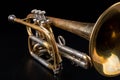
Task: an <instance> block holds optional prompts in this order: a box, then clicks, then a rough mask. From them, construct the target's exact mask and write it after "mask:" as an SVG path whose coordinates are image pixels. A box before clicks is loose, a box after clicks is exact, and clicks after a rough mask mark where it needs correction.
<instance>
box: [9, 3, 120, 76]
mask: <svg viewBox="0 0 120 80" xmlns="http://www.w3.org/2000/svg"><path fill="white" fill-rule="evenodd" d="M44 14H45V11H41V10H37V9H33V10H32V11H31V13H30V14H28V15H27V17H26V18H25V19H19V18H16V17H15V15H9V16H8V19H9V20H12V21H14V22H18V23H21V24H24V25H26V28H27V32H28V35H29V37H28V47H29V51H30V54H31V55H32V56H33V57H34V58H35V59H36V60H38V61H39V62H40V63H42V64H43V65H44V66H46V67H48V68H49V69H51V70H53V72H54V73H55V74H56V73H59V70H60V69H61V68H62V58H61V56H63V57H65V58H67V59H69V60H71V61H73V62H74V63H76V64H77V65H79V66H81V67H83V68H85V69H88V68H90V67H92V66H94V67H95V69H96V70H97V71H98V73H100V74H101V75H103V76H106V77H114V76H118V75H119V74H120V2H117V3H115V4H113V5H112V6H110V7H109V8H108V9H106V10H105V11H104V12H103V13H102V14H101V15H100V17H99V18H98V20H97V21H96V22H95V23H86V22H78V21H72V20H66V19H60V18H55V17H50V16H44ZM51 24H52V25H54V26H55V27H58V28H60V29H63V30H67V31H69V32H71V33H73V34H76V35H78V36H80V37H83V38H85V39H86V40H89V55H87V54H86V53H84V52H81V51H78V50H75V49H73V48H70V47H68V46H66V45H65V40H64V38H63V37H62V36H58V40H59V43H57V42H56V41H55V37H54V34H53V31H52V28H51ZM46 58H47V59H46Z"/></svg>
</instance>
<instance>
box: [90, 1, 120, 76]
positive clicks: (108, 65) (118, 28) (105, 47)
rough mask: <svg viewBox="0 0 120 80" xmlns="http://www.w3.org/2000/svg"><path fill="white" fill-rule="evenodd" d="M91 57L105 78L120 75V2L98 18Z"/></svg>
mask: <svg viewBox="0 0 120 80" xmlns="http://www.w3.org/2000/svg"><path fill="white" fill-rule="evenodd" d="M89 44H90V45H89V51H90V56H91V59H92V61H93V65H94V67H95V68H96V70H97V71H98V72H99V73H101V74H102V75H104V76H110V77H111V76H116V75H119V74H120V2H119V3H116V4H114V5H112V6H111V7H109V8H108V9H107V10H106V11H104V12H103V14H102V15H101V16H100V17H99V18H98V20H97V22H96V23H95V25H94V27H93V30H92V33H91V36H90V43H89Z"/></svg>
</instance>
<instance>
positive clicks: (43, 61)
mask: <svg viewBox="0 0 120 80" xmlns="http://www.w3.org/2000/svg"><path fill="white" fill-rule="evenodd" d="M30 54H31V56H32V57H33V58H34V59H36V60H37V61H38V62H40V63H41V64H43V65H44V66H46V67H48V66H49V63H48V62H47V61H45V60H44V59H42V58H41V57H39V56H38V55H36V54H34V53H33V52H30ZM48 68H49V67H48Z"/></svg>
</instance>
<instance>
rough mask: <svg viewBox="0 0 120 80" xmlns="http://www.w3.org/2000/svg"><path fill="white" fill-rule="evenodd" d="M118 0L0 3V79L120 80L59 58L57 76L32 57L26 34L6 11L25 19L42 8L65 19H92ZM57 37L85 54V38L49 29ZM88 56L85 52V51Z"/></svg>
mask: <svg viewBox="0 0 120 80" xmlns="http://www.w3.org/2000/svg"><path fill="white" fill-rule="evenodd" d="M118 1H119V0H54V1H53V0H16V1H13V0H10V1H9V2H8V1H5V2H4V3H1V5H2V6H1V12H0V14H1V15H0V23H1V26H0V78H1V79H0V80H6V79H8V80H24V79H26V80H120V76H117V77H113V78H108V77H105V76H102V75H100V74H99V73H98V72H97V71H96V70H95V69H94V67H92V68H91V69H88V70H85V69H83V68H81V67H77V66H75V65H72V62H71V61H69V60H67V59H64V58H63V70H62V72H61V74H60V75H58V76H54V75H53V73H52V72H51V71H50V70H48V69H47V68H45V67H44V66H42V65H41V64H40V63H38V62H37V61H36V60H34V59H33V58H32V57H31V56H30V54H29V51H28V45H27V38H28V34H27V32H26V28H25V26H24V25H21V24H18V23H12V22H9V21H8V16H9V15H10V14H15V15H16V17H18V18H25V17H26V15H27V14H28V13H30V12H31V10H32V9H40V10H45V11H46V15H48V16H53V17H58V18H64V19H69V20H76V21H83V22H92V23H95V21H96V20H97V19H98V17H99V16H100V15H101V14H102V12H103V11H104V10H106V9H107V8H108V7H109V6H111V5H112V4H114V3H115V2H118ZM53 31H54V34H55V36H56V37H57V36H58V35H62V36H63V37H64V38H65V39H66V45H67V46H69V47H72V48H74V49H77V50H80V51H83V52H85V53H87V54H88V52H89V49H88V46H89V41H87V40H85V39H83V38H81V37H79V36H77V35H74V34H72V33H70V32H67V31H63V30H60V29H57V28H55V27H54V28H53ZM88 55H89V54H88Z"/></svg>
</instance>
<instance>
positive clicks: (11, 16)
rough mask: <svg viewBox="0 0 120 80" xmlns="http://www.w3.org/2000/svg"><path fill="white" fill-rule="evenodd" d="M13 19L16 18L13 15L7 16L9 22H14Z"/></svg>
mask: <svg viewBox="0 0 120 80" xmlns="http://www.w3.org/2000/svg"><path fill="white" fill-rule="evenodd" d="M15 18H16V16H15V15H13V14H12V15H9V16H8V20H10V21H14V19H15Z"/></svg>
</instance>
